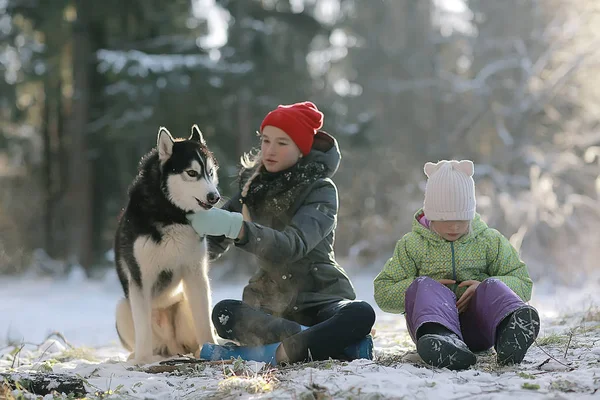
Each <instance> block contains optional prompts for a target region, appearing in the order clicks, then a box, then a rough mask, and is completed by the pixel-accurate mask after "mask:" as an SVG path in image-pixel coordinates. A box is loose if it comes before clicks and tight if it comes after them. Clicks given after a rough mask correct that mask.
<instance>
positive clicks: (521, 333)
mask: <svg viewBox="0 0 600 400" xmlns="http://www.w3.org/2000/svg"><path fill="white" fill-rule="evenodd" d="M508 318H510V319H509V321H508V324H507V325H506V328H505V329H504V330H503V331H502V333H501V334H500V335H498V337H497V338H496V343H497V344H498V345H497V347H496V357H497V361H498V364H500V365H511V364H519V363H520V362H521V361H523V359H524V358H525V354H527V350H529V347H531V345H532V344H533V342H534V341H535V338H536V337H537V335H538V333H539V331H540V317H539V315H538V313H537V311H535V309H534V308H533V307H529V306H526V307H523V308H520V309H518V310H516V311H515V312H514V313H512V314H511V315H510V316H509V317H508Z"/></svg>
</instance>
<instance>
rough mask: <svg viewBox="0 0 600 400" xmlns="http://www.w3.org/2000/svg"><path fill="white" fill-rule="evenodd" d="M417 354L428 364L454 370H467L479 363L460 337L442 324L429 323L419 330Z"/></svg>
mask: <svg viewBox="0 0 600 400" xmlns="http://www.w3.org/2000/svg"><path fill="white" fill-rule="evenodd" d="M417 335H420V337H419V339H418V340H417V353H419V355H420V356H421V358H422V359H423V361H425V362H426V363H427V364H429V365H432V366H434V367H438V368H448V369H452V370H461V369H467V368H469V367H470V366H471V365H473V364H475V362H477V357H475V354H473V353H472V352H471V350H469V348H468V347H467V345H466V344H465V342H463V341H462V340H460V338H459V337H458V335H456V334H455V333H453V332H452V331H450V330H449V329H447V328H445V327H444V326H442V325H440V324H435V323H427V324H424V325H423V326H422V327H421V328H419V332H418V334H417Z"/></svg>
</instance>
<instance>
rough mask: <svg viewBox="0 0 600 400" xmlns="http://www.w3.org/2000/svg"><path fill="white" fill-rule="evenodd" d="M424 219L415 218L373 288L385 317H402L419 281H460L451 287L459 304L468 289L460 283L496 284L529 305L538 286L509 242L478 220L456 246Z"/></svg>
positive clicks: (421, 212) (476, 216)
mask: <svg viewBox="0 0 600 400" xmlns="http://www.w3.org/2000/svg"><path fill="white" fill-rule="evenodd" d="M422 214H423V211H422V210H419V211H418V212H417V213H416V214H415V217H414V219H413V223H412V231H411V232H409V233H407V234H406V235H404V237H403V238H402V239H400V240H399V241H398V243H396V249H395V250H394V255H393V256H392V258H390V259H389V260H388V261H387V262H386V263H385V266H384V268H383V270H382V271H381V272H380V273H379V275H377V277H376V278H375V281H374V282H373V285H374V288H375V301H376V302H377V305H379V307H380V308H381V309H382V310H383V311H387V312H391V313H403V312H404V296H405V293H406V289H408V287H409V286H410V284H411V283H412V282H413V280H415V279H416V278H417V277H420V276H428V277H430V278H432V279H435V280H440V279H452V280H455V281H456V282H457V283H456V284H454V285H448V287H449V288H450V289H451V290H453V291H454V293H455V294H456V297H457V298H460V296H461V295H462V294H463V293H464V291H465V290H466V289H467V288H466V287H463V288H459V287H457V286H458V284H459V283H460V282H463V281H467V280H471V279H472V280H476V281H479V282H481V281H483V280H484V279H486V278H497V279H499V280H501V281H502V282H504V283H505V284H506V285H507V286H508V287H509V288H511V289H512V290H513V291H514V292H515V293H516V294H517V295H518V296H519V297H520V298H521V299H522V300H523V301H529V299H530V298H531V288H532V286H533V282H532V281H531V278H530V277H529V273H528V271H527V266H526V265H525V264H524V263H523V262H522V261H521V259H520V258H519V254H518V253H517V251H516V250H515V248H514V247H513V246H512V245H511V244H510V242H509V241H508V239H506V238H505V237H504V236H503V235H502V234H501V233H500V232H498V231H497V230H495V229H492V228H489V227H488V226H487V224H486V223H485V222H483V221H482V220H481V218H480V216H479V214H476V215H475V218H474V219H473V224H472V228H473V229H472V232H471V233H469V234H467V235H465V236H463V237H461V238H460V239H458V240H456V241H454V242H449V241H446V240H445V239H443V238H442V237H441V236H439V235H438V234H437V233H435V232H433V231H431V230H429V229H428V228H426V227H425V226H423V225H422V224H421V223H420V222H419V221H418V218H420V216H421V215H422Z"/></svg>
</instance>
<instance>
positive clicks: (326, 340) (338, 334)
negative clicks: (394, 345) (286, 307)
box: [212, 300, 375, 362]
mask: <svg viewBox="0 0 600 400" xmlns="http://www.w3.org/2000/svg"><path fill="white" fill-rule="evenodd" d="M289 318H293V320H292V319H285V318H280V317H275V316H273V315H271V314H268V313H266V312H264V311H262V310H259V309H256V308H253V307H250V306H249V305H248V304H246V303H244V302H242V301H239V300H223V301H221V302H219V303H217V305H215V307H214V309H213V313H212V320H213V323H214V325H215V328H216V329H217V333H218V334H219V336H221V337H222V338H225V339H231V340H235V341H237V342H239V343H240V344H242V345H248V346H259V345H264V344H269V343H277V342H282V344H283V347H284V349H285V352H286V354H287V356H288V358H289V359H290V362H298V361H307V360H310V359H312V360H327V359H329V358H334V359H342V360H343V359H346V357H345V356H344V354H343V350H344V349H345V348H346V347H348V346H349V345H351V344H355V343H356V342H358V341H359V340H360V339H362V338H364V337H365V336H366V335H367V334H369V333H370V332H371V328H372V327H373V324H374V323H375V312H374V311H373V308H372V307H371V305H370V304H369V303H367V302H364V301H359V300H340V301H336V302H333V303H329V304H325V305H322V306H319V307H311V308H309V309H307V310H304V311H302V312H299V313H296V314H292V315H290V316H289ZM301 324H302V325H304V326H310V328H309V329H306V330H303V331H302V330H301V326H300V325H301Z"/></svg>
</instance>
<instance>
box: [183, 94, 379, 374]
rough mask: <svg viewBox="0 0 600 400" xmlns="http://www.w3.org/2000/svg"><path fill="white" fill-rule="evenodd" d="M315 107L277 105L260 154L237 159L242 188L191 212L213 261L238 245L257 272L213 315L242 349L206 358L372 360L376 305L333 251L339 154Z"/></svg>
mask: <svg viewBox="0 0 600 400" xmlns="http://www.w3.org/2000/svg"><path fill="white" fill-rule="evenodd" d="M322 126H323V114H322V113H321V112H320V111H319V110H318V109H317V107H316V106H315V105H314V104H313V103H311V102H308V101H307V102H302V103H296V104H292V105H280V106H279V107H277V108H276V109H275V110H273V111H271V112H270V113H268V114H267V116H266V117H265V118H264V120H263V122H262V124H261V125H260V136H261V147H260V152H259V153H258V154H257V155H256V156H254V157H252V156H250V155H248V154H246V155H245V156H244V157H242V165H243V168H242V170H241V172H240V192H239V193H238V194H237V195H235V196H234V197H232V198H231V199H230V200H229V201H228V202H227V203H226V204H225V205H224V206H223V208H221V209H218V208H212V209H210V210H208V211H200V212H197V213H195V214H190V215H189V216H188V219H189V220H190V222H191V224H192V226H193V227H194V229H195V230H196V232H198V234H199V235H200V236H207V237H208V243H209V251H210V254H211V258H212V259H216V258H218V257H219V256H220V255H221V254H223V253H224V252H225V251H227V249H228V248H229V247H230V246H231V245H234V246H236V247H238V248H240V249H242V250H244V251H246V252H248V253H250V254H253V255H255V256H256V257H257V259H258V263H259V269H258V271H257V272H256V274H255V275H254V276H252V278H251V279H250V281H249V283H248V285H247V286H246V287H245V288H244V291H243V295H242V300H241V301H239V300H223V301H221V302H219V303H218V304H217V305H216V306H215V307H214V309H213V313H212V320H213V323H214V325H215V328H216V330H217V333H218V334H219V336H221V337H222V338H225V339H229V340H232V341H235V342H237V343H239V344H240V346H238V345H234V344H229V345H224V346H219V345H216V344H212V343H207V344H204V346H203V347H202V350H201V352H200V357H201V358H203V359H208V360H221V359H229V358H230V357H234V358H237V357H241V358H242V359H245V360H255V361H264V362H268V363H271V364H273V365H276V364H278V363H281V362H298V361H305V360H309V359H312V360H325V359H329V358H336V359H344V360H352V359H357V358H368V359H372V358H373V341H372V339H371V336H370V335H369V333H370V331H371V328H372V326H373V324H374V323H375V312H374V311H373V308H372V307H371V306H370V305H369V304H368V303H366V302H364V301H359V300H355V299H356V294H355V292H354V287H353V286H352V283H351V282H350V279H349V278H348V276H347V275H346V273H345V272H344V270H343V269H342V268H341V267H340V266H339V265H338V264H337V262H336V260H335V254H334V251H333V245H334V237H335V228H336V225H337V213H338V206H339V198H338V192H337V188H336V186H335V184H334V183H333V181H332V180H331V178H332V176H333V175H334V174H335V172H336V171H337V169H338V166H339V163H340V159H341V155H340V151H339V147H338V144H337V141H336V140H335V139H334V138H333V137H332V136H331V135H329V134H327V133H326V132H324V131H322V130H321V127H322Z"/></svg>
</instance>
